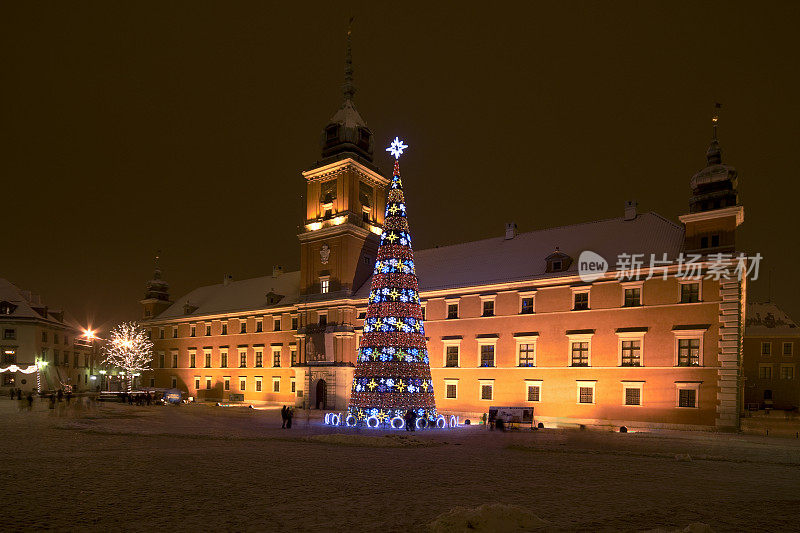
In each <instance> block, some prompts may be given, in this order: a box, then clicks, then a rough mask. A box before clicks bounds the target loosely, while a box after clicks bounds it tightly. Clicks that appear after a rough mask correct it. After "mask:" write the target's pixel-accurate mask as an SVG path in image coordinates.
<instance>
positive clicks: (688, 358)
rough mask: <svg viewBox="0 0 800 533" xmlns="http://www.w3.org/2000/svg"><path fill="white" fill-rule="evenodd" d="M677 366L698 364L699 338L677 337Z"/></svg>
mask: <svg viewBox="0 0 800 533" xmlns="http://www.w3.org/2000/svg"><path fill="white" fill-rule="evenodd" d="M678 366H700V339H678Z"/></svg>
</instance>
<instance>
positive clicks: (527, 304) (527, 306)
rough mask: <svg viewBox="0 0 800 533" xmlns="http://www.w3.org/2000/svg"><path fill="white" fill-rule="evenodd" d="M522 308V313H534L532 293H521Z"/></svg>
mask: <svg viewBox="0 0 800 533" xmlns="http://www.w3.org/2000/svg"><path fill="white" fill-rule="evenodd" d="M519 303H520V309H519V312H520V314H522V315H532V314H533V295H532V294H521V295H520V302H519Z"/></svg>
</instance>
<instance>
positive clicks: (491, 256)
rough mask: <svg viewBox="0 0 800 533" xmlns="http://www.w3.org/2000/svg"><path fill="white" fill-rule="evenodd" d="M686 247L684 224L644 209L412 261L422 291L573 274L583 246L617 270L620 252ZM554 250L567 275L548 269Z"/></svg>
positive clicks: (672, 251)
mask: <svg viewBox="0 0 800 533" xmlns="http://www.w3.org/2000/svg"><path fill="white" fill-rule="evenodd" d="M412 234H413V228H412ZM682 245H683V228H682V227H681V226H678V225H677V224H675V223H673V222H670V221H669V220H667V219H665V218H663V217H662V216H660V215H657V214H655V213H644V214H640V215H637V216H636V218H634V219H633V220H625V219H624V218H622V217H620V218H612V219H608V220H599V221H595V222H587V223H583V224H574V225H571V226H561V227H556V228H548V229H543V230H538V231H531V232H528V233H520V234H519V235H516V236H515V237H514V238H512V239H505V238H504V237H503V236H500V237H495V238H491V239H485V240H481V241H473V242H466V243H462V244H454V245H452V246H442V247H439V248H430V249H427V250H418V251H415V252H414V262H415V265H416V271H417V277H418V278H419V287H420V291H429V290H439V289H450V288H458V287H470V286H475V285H486V284H491V283H503V282H511V281H523V280H527V279H534V278H543V277H554V278H555V277H559V276H564V275H565V274H569V275H575V274H576V273H577V270H578V256H579V255H580V253H581V252H582V251H584V250H591V251H593V252H595V253H597V254H599V255H601V256H602V257H604V258H605V259H606V261H608V263H609V270H614V267H615V265H616V263H617V256H618V255H619V254H622V253H628V254H646V255H645V257H646V258H648V259H649V257H650V255H649V254H651V253H653V254H656V256H657V257H659V258H660V257H661V255H662V254H663V253H666V254H667V257H669V258H673V259H674V258H675V257H677V255H678V254H679V253H680V251H681V247H682ZM556 248H558V249H559V251H560V252H562V253H565V254H567V255H569V256H570V257H571V258H572V259H573V262H572V264H571V265H570V267H569V269H568V270H567V272H566V273H565V272H558V273H546V272H545V267H546V261H545V258H546V257H547V256H549V255H550V254H552V253H553V252H554V251H555V250H556ZM369 288H370V281H369V280H367V282H366V283H365V284H364V285H362V286H361V288H360V289H359V290H358V291H357V293H356V296H357V297H363V298H366V297H368V296H369Z"/></svg>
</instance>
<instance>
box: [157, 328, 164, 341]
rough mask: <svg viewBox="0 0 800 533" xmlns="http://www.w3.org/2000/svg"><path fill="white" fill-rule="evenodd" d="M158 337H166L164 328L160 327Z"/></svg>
mask: <svg viewBox="0 0 800 533" xmlns="http://www.w3.org/2000/svg"><path fill="white" fill-rule="evenodd" d="M158 338H159V339H163V338H164V328H159V329H158Z"/></svg>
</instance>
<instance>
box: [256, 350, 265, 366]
mask: <svg viewBox="0 0 800 533" xmlns="http://www.w3.org/2000/svg"><path fill="white" fill-rule="evenodd" d="M262 366H264V352H263V351H262V350H256V368H261V367H262Z"/></svg>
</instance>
